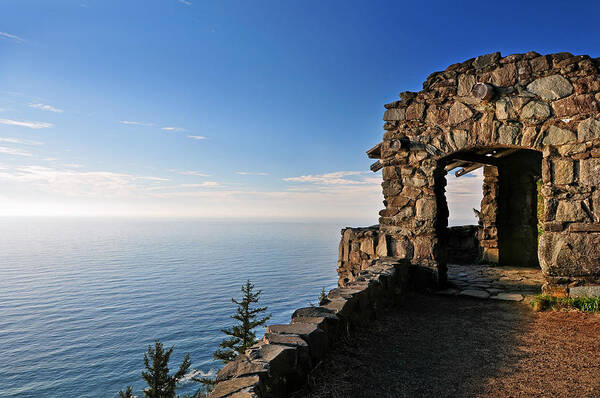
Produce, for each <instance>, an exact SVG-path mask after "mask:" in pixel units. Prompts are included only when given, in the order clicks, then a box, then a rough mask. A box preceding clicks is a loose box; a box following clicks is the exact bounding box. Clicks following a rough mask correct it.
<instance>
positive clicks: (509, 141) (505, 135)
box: [498, 125, 521, 145]
mask: <svg viewBox="0 0 600 398" xmlns="http://www.w3.org/2000/svg"><path fill="white" fill-rule="evenodd" d="M520 133H521V129H519V128H518V127H517V126H508V125H502V126H500V127H499V128H498V143H499V144H502V145H515V144H518V142H517V138H518V137H519V135H520Z"/></svg>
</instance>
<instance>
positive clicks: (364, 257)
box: [337, 225, 388, 286]
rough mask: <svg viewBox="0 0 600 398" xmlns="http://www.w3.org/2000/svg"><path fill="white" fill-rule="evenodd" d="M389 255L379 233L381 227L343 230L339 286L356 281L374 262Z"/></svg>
mask: <svg viewBox="0 0 600 398" xmlns="http://www.w3.org/2000/svg"><path fill="white" fill-rule="evenodd" d="M387 255H388V248H387V241H386V237H385V235H383V234H380V233H379V225H373V226H371V227H360V228H350V227H348V228H344V229H342V239H341V241H340V248H339V258H338V264H337V272H338V276H339V280H338V285H339V286H344V285H345V284H346V283H347V282H349V281H351V280H354V278H355V277H356V276H357V275H358V274H359V273H360V271H362V270H364V269H367V268H369V267H370V266H371V265H372V264H373V261H374V260H375V259H377V258H379V257H386V256H387Z"/></svg>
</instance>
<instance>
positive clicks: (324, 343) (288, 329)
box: [267, 323, 329, 360]
mask: <svg viewBox="0 0 600 398" xmlns="http://www.w3.org/2000/svg"><path fill="white" fill-rule="evenodd" d="M267 333H275V334H279V335H286V334H289V335H296V336H300V337H301V338H302V339H304V341H306V342H307V343H308V346H309V348H310V353H311V356H312V357H313V358H314V359H315V360H320V359H322V358H323V357H324V356H325V353H326V352H327V351H328V349H329V339H328V337H327V334H326V333H325V332H324V331H323V330H321V329H319V328H318V327H317V325H315V324H312V323H292V324H290V325H269V326H267Z"/></svg>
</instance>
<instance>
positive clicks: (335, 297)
mask: <svg viewBox="0 0 600 398" xmlns="http://www.w3.org/2000/svg"><path fill="white" fill-rule="evenodd" d="M410 268H411V265H410V263H408V262H407V261H404V260H398V259H394V258H380V259H378V260H374V261H373V262H372V264H371V266H369V267H368V268H366V269H363V270H361V271H360V272H358V274H356V275H353V276H352V277H351V279H352V280H349V281H348V282H347V283H346V284H345V286H344V287H338V288H335V289H333V290H331V291H330V292H329V294H328V295H327V298H326V299H324V300H323V301H322V302H321V303H320V305H319V306H318V307H306V308H300V309H298V310H296V311H295V312H294V313H293V315H292V319H291V322H290V323H289V324H285V325H270V326H268V327H267V329H266V333H265V335H264V338H263V341H261V342H260V343H258V344H256V345H255V346H253V347H252V348H250V349H249V350H248V351H246V353H245V354H244V355H240V356H238V357H237V358H236V359H235V360H234V361H232V362H230V363H228V364H227V365H226V366H225V367H224V368H223V369H221V371H219V373H218V374H217V384H216V386H215V388H214V390H213V391H212V392H211V394H210V398H224V397H229V398H280V397H281V398H283V397H287V396H289V394H290V393H292V392H293V391H295V390H297V389H299V388H300V387H301V386H303V385H304V383H305V382H306V380H307V377H308V375H309V372H310V371H311V370H312V369H313V368H314V367H315V366H316V365H317V364H318V363H319V361H321V359H322V358H323V357H324V356H325V355H326V354H327V352H328V351H329V350H330V348H331V347H332V345H333V344H335V342H336V341H338V340H339V339H340V338H342V337H343V336H344V335H346V334H347V333H348V332H349V330H351V329H352V328H353V327H355V326H360V325H366V324H368V323H369V322H370V321H371V320H372V319H374V318H375V317H376V316H377V315H378V314H379V313H380V312H381V311H382V310H383V309H385V308H386V307H389V306H392V305H394V304H396V303H398V302H399V301H400V300H401V298H402V296H403V295H404V293H405V292H406V289H407V286H408V285H409V274H410Z"/></svg>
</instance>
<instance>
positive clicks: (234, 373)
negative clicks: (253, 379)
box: [216, 355, 269, 382]
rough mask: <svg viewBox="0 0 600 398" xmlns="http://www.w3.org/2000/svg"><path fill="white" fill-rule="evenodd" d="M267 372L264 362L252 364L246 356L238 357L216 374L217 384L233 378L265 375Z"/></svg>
mask: <svg viewBox="0 0 600 398" xmlns="http://www.w3.org/2000/svg"><path fill="white" fill-rule="evenodd" d="M268 370H269V368H268V366H267V365H266V363H264V362H252V361H250V359H249V358H248V356H246V355H239V356H238V357H237V358H236V359H235V360H233V361H231V362H229V363H228V364H226V365H225V366H224V367H223V369H221V370H220V371H219V373H217V378H216V380H217V382H221V381H224V380H229V379H231V378H234V377H243V376H251V375H258V374H266V373H267V371H268Z"/></svg>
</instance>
